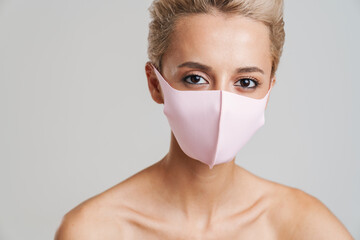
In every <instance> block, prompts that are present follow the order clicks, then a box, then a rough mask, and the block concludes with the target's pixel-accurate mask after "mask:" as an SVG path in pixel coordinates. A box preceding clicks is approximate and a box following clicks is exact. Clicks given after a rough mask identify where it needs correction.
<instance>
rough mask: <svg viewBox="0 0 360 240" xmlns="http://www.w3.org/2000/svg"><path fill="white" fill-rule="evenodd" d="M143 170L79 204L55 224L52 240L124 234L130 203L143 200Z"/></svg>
mask: <svg viewBox="0 0 360 240" xmlns="http://www.w3.org/2000/svg"><path fill="white" fill-rule="evenodd" d="M148 171H149V169H144V170H142V171H140V172H138V173H136V174H134V175H132V176H130V177H129V178H127V179H125V180H124V181H122V182H120V183H118V184H116V185H115V186H112V187H111V188H109V189H107V190H105V191H103V192H102V193H99V194H98V195H96V196H93V197H91V198H89V199H87V200H85V201H84V202H82V203H80V204H79V205H77V206H76V207H74V208H73V209H72V210H70V211H69V212H68V213H66V214H65V215H64V216H63V218H62V220H61V223H60V226H59V227H58V229H57V231H56V234H55V240H73V239H74V240H75V239H76V240H82V239H84V240H85V239H86V240H100V239H108V240H112V239H122V238H124V237H125V234H126V233H125V232H126V229H128V228H127V224H128V222H127V219H129V218H131V217H132V215H133V213H134V209H133V207H132V206H133V205H134V204H136V203H137V202H141V201H143V199H142V198H141V195H139V193H144V192H145V190H146V189H149V188H148V187H147V186H144V182H145V183H147V184H148V181H146V180H145V179H146V178H147V177H146V175H147V172H148Z"/></svg>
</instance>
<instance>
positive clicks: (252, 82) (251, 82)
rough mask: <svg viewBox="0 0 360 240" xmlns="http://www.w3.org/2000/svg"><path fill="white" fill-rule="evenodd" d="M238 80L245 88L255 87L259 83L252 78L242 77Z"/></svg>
mask: <svg viewBox="0 0 360 240" xmlns="http://www.w3.org/2000/svg"><path fill="white" fill-rule="evenodd" d="M238 82H239V83H240V86H241V87H243V88H255V87H256V86H257V85H258V83H257V81H255V80H253V79H251V78H243V79H240V80H239V81H238ZM238 86H239V85H238Z"/></svg>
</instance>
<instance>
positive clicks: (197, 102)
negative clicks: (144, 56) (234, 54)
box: [153, 66, 271, 169]
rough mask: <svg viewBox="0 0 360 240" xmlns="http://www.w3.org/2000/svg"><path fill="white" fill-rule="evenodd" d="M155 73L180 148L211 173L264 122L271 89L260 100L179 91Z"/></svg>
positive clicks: (219, 92)
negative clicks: (210, 170)
mask: <svg viewBox="0 0 360 240" xmlns="http://www.w3.org/2000/svg"><path fill="white" fill-rule="evenodd" d="M153 67H154V66H153ZM154 69H155V73H156V76H157V78H158V79H159V82H160V86H161V89H162V91H163V94H164V108H163V112H164V114H165V116H166V117H167V119H168V122H169V125H170V128H171V130H172V131H173V133H174V136H175V138H176V140H177V141H178V143H179V146H180V147H181V149H182V150H183V151H184V153H185V154H186V155H188V156H189V157H191V158H193V159H196V160H199V161H201V162H203V163H205V164H207V165H208V166H209V167H210V169H212V168H213V166H214V165H216V164H220V163H225V162H228V161H231V160H233V159H234V158H235V157H236V154H237V153H238V152H239V150H240V149H241V148H242V147H243V146H244V145H245V144H246V143H247V142H248V140H249V139H250V138H251V137H252V136H253V134H254V133H255V132H256V131H257V130H258V129H259V128H260V127H261V126H262V125H263V124H264V122H265V118H264V111H265V107H266V102H267V98H268V96H269V93H270V91H271V88H270V89H269V91H268V93H267V94H266V96H265V97H264V98H262V99H254V98H249V97H245V96H242V95H239V94H236V93H232V92H229V91H224V90H186V91H180V90H177V89H175V88H173V87H171V86H170V85H169V83H168V82H167V81H166V80H165V79H164V78H163V77H162V75H161V74H160V73H159V72H158V71H157V70H156V68H155V67H154Z"/></svg>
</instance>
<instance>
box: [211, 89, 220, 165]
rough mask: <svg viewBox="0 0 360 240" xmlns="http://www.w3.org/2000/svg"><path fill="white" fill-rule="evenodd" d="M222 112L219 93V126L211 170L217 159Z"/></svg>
mask: <svg viewBox="0 0 360 240" xmlns="http://www.w3.org/2000/svg"><path fill="white" fill-rule="evenodd" d="M222 111H223V91H222V90H221V91H220V114H219V124H218V131H217V132H218V135H217V140H216V146H215V156H214V159H213V160H212V162H211V167H210V169H211V168H213V167H214V164H215V159H216V157H217V154H218V145H219V139H220V127H221V118H222Z"/></svg>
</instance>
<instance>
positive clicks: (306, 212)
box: [269, 182, 353, 240]
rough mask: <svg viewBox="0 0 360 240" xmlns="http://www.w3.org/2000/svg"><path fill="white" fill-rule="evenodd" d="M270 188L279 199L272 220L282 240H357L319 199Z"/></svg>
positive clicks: (292, 190) (274, 185)
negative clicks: (354, 239)
mask: <svg viewBox="0 0 360 240" xmlns="http://www.w3.org/2000/svg"><path fill="white" fill-rule="evenodd" d="M269 184H270V185H271V186H272V189H273V194H274V198H273V199H275V200H274V204H273V207H272V209H271V212H272V213H271V216H272V217H271V218H272V220H273V222H274V223H275V224H276V225H277V228H278V230H279V239H293V240H304V239H306V240H311V239H314V240H315V239H316V240H321V239H324V240H325V239H326V240H332V239H334V240H335V239H344V240H353V238H352V236H351V235H350V233H349V232H348V230H347V229H346V228H345V226H344V225H343V224H342V223H341V222H340V220H339V219H338V218H337V217H336V216H335V215H334V214H333V213H332V212H331V211H330V210H329V209H328V208H327V207H326V206H325V205H324V204H323V203H322V202H321V201H320V200H319V199H317V198H316V197H314V196H312V195H310V194H308V193H306V192H304V191H303V190H300V189H297V188H293V187H289V186H285V185H282V184H278V183H274V182H271V183H270V182H269ZM281 226H283V228H281Z"/></svg>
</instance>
